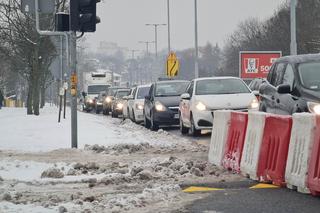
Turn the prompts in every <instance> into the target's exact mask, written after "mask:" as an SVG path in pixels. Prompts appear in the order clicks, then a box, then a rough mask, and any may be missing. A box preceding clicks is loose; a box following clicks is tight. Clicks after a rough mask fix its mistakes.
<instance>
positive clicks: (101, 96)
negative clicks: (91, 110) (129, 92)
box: [95, 92, 106, 114]
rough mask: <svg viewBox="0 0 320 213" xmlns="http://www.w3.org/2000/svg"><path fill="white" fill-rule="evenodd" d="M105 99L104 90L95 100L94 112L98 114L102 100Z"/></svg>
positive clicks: (101, 107) (101, 106)
mask: <svg viewBox="0 0 320 213" xmlns="http://www.w3.org/2000/svg"><path fill="white" fill-rule="evenodd" d="M105 99H106V92H100V94H99V95H98V97H97V99H96V101H95V111H96V114H100V112H101V111H102V109H103V102H104V100H105Z"/></svg>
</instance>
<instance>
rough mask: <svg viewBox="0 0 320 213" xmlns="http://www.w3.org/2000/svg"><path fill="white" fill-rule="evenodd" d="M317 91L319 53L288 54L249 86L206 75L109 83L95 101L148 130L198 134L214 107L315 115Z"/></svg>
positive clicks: (208, 126) (106, 110)
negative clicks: (127, 85)
mask: <svg viewBox="0 0 320 213" xmlns="http://www.w3.org/2000/svg"><path fill="white" fill-rule="evenodd" d="M319 91H320V55H318V54H316V55H300V56H287V57H282V58H280V59H278V60H277V61H276V62H275V63H274V64H273V66H272V67H271V70H270V72H269V75H268V78H267V79H254V80H253V81H252V82H251V83H250V84H249V86H247V84H246V83H245V82H244V81H243V80H242V79H240V78H237V77H210V78H197V79H194V80H192V81H184V80H159V81H157V82H154V83H152V84H150V85H141V86H135V87H133V88H131V89H128V88H120V87H109V88H108V89H107V91H105V92H102V93H100V95H99V97H98V99H97V100H96V113H100V112H101V111H102V112H103V114H105V115H108V114H109V113H110V112H111V115H112V117H118V116H120V115H122V117H123V119H126V118H128V119H131V120H132V121H133V122H136V123H138V124H141V123H143V124H144V126H145V127H146V128H149V129H151V130H158V129H159V128H160V127H163V126H179V127H180V131H181V133H182V134H188V133H190V134H191V135H193V136H198V135H200V134H201V131H202V130H211V129H212V120H213V116H214V111H215V110H223V109H225V110H236V111H250V110H255V111H257V110H260V111H264V112H268V113H276V114H286V115H291V114H293V113H297V112H311V113H316V114H320V93H319Z"/></svg>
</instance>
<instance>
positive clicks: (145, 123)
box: [144, 115, 151, 129]
mask: <svg viewBox="0 0 320 213" xmlns="http://www.w3.org/2000/svg"><path fill="white" fill-rule="evenodd" d="M150 126H151V124H150V121H149V120H148V118H147V117H146V115H144V127H145V128H147V129H150Z"/></svg>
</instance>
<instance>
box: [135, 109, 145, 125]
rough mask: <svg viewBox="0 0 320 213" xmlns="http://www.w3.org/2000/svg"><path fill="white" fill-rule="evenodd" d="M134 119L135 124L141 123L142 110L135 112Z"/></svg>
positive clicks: (142, 117) (142, 118)
mask: <svg viewBox="0 0 320 213" xmlns="http://www.w3.org/2000/svg"><path fill="white" fill-rule="evenodd" d="M134 119H135V121H136V122H142V121H143V120H144V115H143V110H135V111H134Z"/></svg>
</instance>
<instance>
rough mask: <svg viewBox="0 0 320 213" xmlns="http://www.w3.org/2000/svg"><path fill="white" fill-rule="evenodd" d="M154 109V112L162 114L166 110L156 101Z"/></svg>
mask: <svg viewBox="0 0 320 213" xmlns="http://www.w3.org/2000/svg"><path fill="white" fill-rule="evenodd" d="M155 107H156V110H157V111H159V112H163V111H165V110H166V107H165V106H164V105H163V104H162V103H160V102H159V101H157V102H156V103H155Z"/></svg>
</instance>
